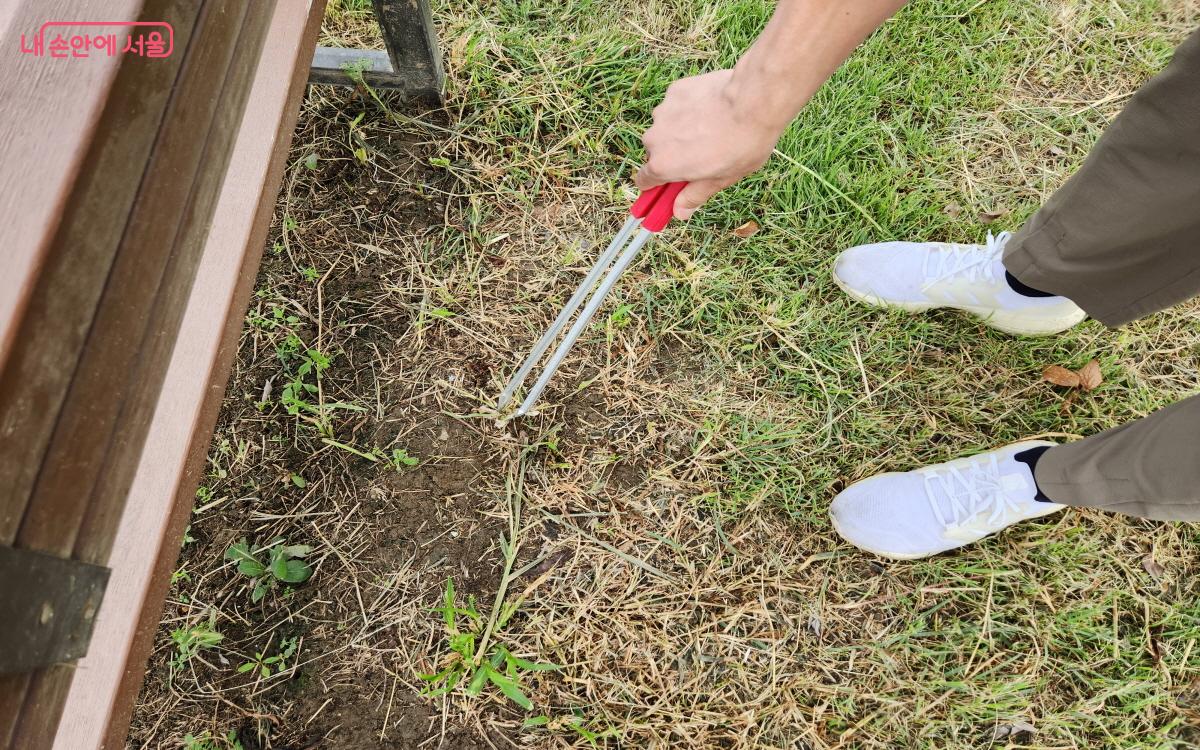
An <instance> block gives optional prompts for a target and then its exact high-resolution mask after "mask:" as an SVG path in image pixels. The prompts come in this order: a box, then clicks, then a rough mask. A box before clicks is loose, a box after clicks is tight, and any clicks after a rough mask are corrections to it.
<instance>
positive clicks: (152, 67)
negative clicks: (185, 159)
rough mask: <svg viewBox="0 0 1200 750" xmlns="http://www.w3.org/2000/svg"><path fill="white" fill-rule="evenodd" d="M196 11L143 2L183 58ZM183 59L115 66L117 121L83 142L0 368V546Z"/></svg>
mask: <svg viewBox="0 0 1200 750" xmlns="http://www.w3.org/2000/svg"><path fill="white" fill-rule="evenodd" d="M199 8H200V3H199V0H148V2H147V4H146V6H145V8H144V12H145V13H146V14H147V16H148V17H152V18H154V19H156V20H164V21H169V22H171V23H172V24H173V25H174V28H175V43H176V49H177V50H183V49H186V48H187V46H188V43H189V41H190V38H191V32H192V28H193V27H194V25H195V23H196V19H197V18H198V17H199ZM183 57H184V55H183V54H180V53H178V52H177V54H175V55H172V56H171V57H169V58H165V59H155V60H150V59H145V58H139V57H128V56H127V57H126V58H125V59H124V62H123V64H122V66H121V69H120V71H119V72H118V74H117V79H116V81H115V82H114V84H113V86H112V89H111V91H110V95H109V98H108V103H107V105H106V108H105V112H125V113H126V114H125V117H124V118H121V119H118V118H113V117H109V118H103V117H102V118H101V119H100V121H99V123H98V125H97V127H96V129H95V130H94V132H93V133H91V134H90V139H91V146H90V148H89V149H88V151H87V155H86V157H85V158H84V159H83V166H82V167H81V169H80V171H79V173H78V177H77V179H76V180H75V184H74V188H73V192H72V193H71V197H70V199H69V200H67V201H66V202H65V203H64V207H63V211H62V218H61V220H60V222H59V223H58V225H57V229H56V231H55V232H54V235H53V239H52V240H51V247H50V249H49V250H48V251H47V252H46V254H45V258H44V260H43V261H42V262H41V270H40V273H39V274H38V276H37V278H36V280H35V282H34V284H33V290H32V292H31V293H30V295H29V299H28V302H27V303H26V304H25V306H24V315H23V316H22V318H21V320H20V322H19V324H18V325H17V326H16V334H15V336H14V338H13V343H12V346H11V347H10V350H9V353H8V357H7V359H6V360H5V361H4V367H3V369H2V370H0V544H12V543H13V541H14V539H15V537H16V533H17V529H18V528H19V526H20V523H21V519H22V517H23V516H24V513H25V508H26V506H27V504H28V499H29V497H30V495H31V494H32V490H33V485H34V482H35V480H36V476H37V472H38V470H39V468H40V466H41V463H42V461H41V458H42V456H43V455H44V453H45V451H46V446H47V444H48V442H49V439H50V435H51V433H52V430H53V428H54V420H55V419H56V418H57V415H58V413H59V411H60V409H61V407H62V402H63V398H64V397H65V395H66V391H67V387H68V385H69V383H70V380H71V378H72V377H73V375H74V372H75V364H76V363H77V362H78V360H79V356H80V352H81V351H82V349H83V344H84V341H85V339H86V337H87V333H88V331H89V329H90V327H91V324H92V320H93V317H94V315H95V310H96V305H97V303H98V301H99V299H100V294H101V292H102V290H103V288H104V282H105V279H106V278H107V277H108V272H109V270H110V268H111V267H112V263H113V258H114V257H115V254H116V249H117V247H118V245H119V243H120V238H121V236H122V234H123V233H124V230H125V225H126V222H127V218H128V216H129V211H130V208H131V207H132V205H133V203H134V200H135V197H136V195H137V191H138V187H139V185H140V183H141V175H142V172H143V171H144V170H145V165H146V163H147V161H148V160H149V157H150V153H151V149H152V147H153V144H154V139H155V137H156V135H157V131H158V127H159V124H160V123H161V121H162V117H163V113H164V111H165V108H166V104H167V101H168V100H169V97H170V94H171V90H172V86H173V82H174V81H175V79H176V77H177V75H178V72H179V70H180V66H181V63H182V59H183ZM43 62H44V61H43ZM57 62H63V61H57ZM65 95H70V94H69V90H68V92H67V93H66V94H65ZM20 130H23V131H28V130H29V128H28V127H27V126H22V127H21V128H20ZM88 137H89V134H87V133H77V134H75V138H77V139H82V140H87V139H88Z"/></svg>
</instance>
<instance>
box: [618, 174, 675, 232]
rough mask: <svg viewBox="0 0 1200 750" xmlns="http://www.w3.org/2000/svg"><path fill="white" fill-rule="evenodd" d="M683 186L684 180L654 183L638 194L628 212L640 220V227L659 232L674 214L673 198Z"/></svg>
mask: <svg viewBox="0 0 1200 750" xmlns="http://www.w3.org/2000/svg"><path fill="white" fill-rule="evenodd" d="M685 187H687V183H686V182H668V183H667V184H665V185H655V186H654V187H652V188H650V189H649V190H647V191H645V192H643V193H642V194H641V195H639V196H638V199H637V200H636V201H634V202H633V207H632V208H630V209H629V213H631V214H633V216H634V218H637V219H641V220H642V229H648V230H650V231H651V232H661V231H662V230H663V229H664V228H665V227H666V226H667V224H668V223H669V222H670V221H671V218H672V217H673V216H674V215H675V198H676V197H677V196H678V195H679V193H680V191H682V190H683V189H684V188H685Z"/></svg>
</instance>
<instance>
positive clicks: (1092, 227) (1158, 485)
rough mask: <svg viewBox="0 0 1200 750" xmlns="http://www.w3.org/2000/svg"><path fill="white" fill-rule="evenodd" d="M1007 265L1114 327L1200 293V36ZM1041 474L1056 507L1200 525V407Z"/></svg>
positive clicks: (1065, 454) (1045, 458)
mask: <svg viewBox="0 0 1200 750" xmlns="http://www.w3.org/2000/svg"><path fill="white" fill-rule="evenodd" d="M1004 265H1005V266H1006V267H1007V268H1008V270H1009V271H1010V272H1011V273H1012V274H1013V275H1014V276H1016V277H1017V278H1018V279H1020V280H1021V281H1022V282H1024V283H1025V284H1028V285H1029V286H1032V287H1034V288H1035V289H1043V290H1045V291H1048V292H1054V293H1055V294H1062V295H1065V296H1067V297H1069V298H1071V300H1073V301H1074V302H1075V304H1077V305H1079V306H1080V307H1082V308H1083V309H1084V310H1086V311H1087V312H1088V314H1089V315H1091V316H1092V317H1093V318H1096V319H1097V320H1099V321H1100V322H1102V323H1104V324H1105V325H1108V326H1118V325H1121V324H1123V323H1126V322H1128V321H1130V320H1133V319H1135V318H1139V317H1142V316H1144V315H1148V314H1150V313H1152V312H1156V311H1158V310H1161V309H1163V308H1165V307H1169V306H1170V305H1173V304H1175V303H1177V302H1181V301H1183V300H1185V299H1188V298H1189V297H1192V296H1194V295H1196V294H1197V293H1198V292H1200V31H1197V32H1196V33H1194V34H1192V36H1191V37H1190V38H1188V40H1187V41H1185V42H1184V43H1183V45H1182V46H1180V47H1179V49H1178V50H1177V51H1176V53H1175V57H1174V59H1173V60H1172V61H1171V64H1170V65H1169V66H1168V67H1167V68H1166V69H1165V70H1164V71H1163V72H1162V73H1160V74H1159V75H1158V76H1156V77H1154V78H1153V79H1152V80H1151V81H1150V82H1149V83H1147V84H1146V85H1145V86H1143V87H1142V89H1141V90H1139V91H1138V92H1137V94H1136V95H1135V96H1134V97H1133V98H1132V99H1131V100H1130V101H1129V104H1128V105H1127V106H1126V107H1125V110H1124V111H1123V112H1122V113H1121V114H1120V116H1119V117H1117V119H1116V120H1115V121H1114V122H1113V124H1112V126H1111V127H1110V128H1109V129H1108V130H1107V131H1106V132H1105V133H1104V135H1103V136H1102V137H1101V138H1100V139H1099V141H1097V142H1096V145H1095V148H1093V150H1092V152H1091V153H1090V154H1089V155H1088V158H1087V160H1086V161H1085V162H1084V164H1083V166H1082V167H1081V168H1080V170H1079V172H1077V173H1076V174H1075V175H1074V176H1072V177H1071V179H1070V180H1068V181H1067V183H1066V184H1065V185H1064V186H1063V187H1062V189H1061V190H1059V191H1058V192H1056V193H1055V194H1054V196H1053V197H1051V199H1050V200H1049V201H1048V202H1047V203H1046V205H1045V206H1044V207H1043V208H1042V209H1041V210H1040V211H1038V213H1037V214H1036V215H1034V217H1033V219H1031V220H1030V222H1029V223H1028V224H1026V225H1025V226H1024V227H1023V228H1022V229H1021V230H1020V231H1019V232H1017V233H1016V234H1015V235H1014V236H1013V238H1012V239H1011V240H1010V241H1009V243H1008V245H1007V247H1006V248H1005V254H1004ZM1036 474H1037V482H1038V486H1039V487H1040V488H1041V489H1042V492H1044V493H1045V494H1046V495H1047V496H1048V497H1050V499H1052V500H1054V501H1056V502H1060V503H1065V504H1067V505H1079V506H1086V507H1092V508H1102V509H1104V510H1110V511H1116V512H1119V513H1126V514H1129V515H1133V516H1140V517H1143V518H1153V519H1159V520H1182V521H1200V396H1194V397H1192V398H1189V399H1186V400H1184V401H1182V402H1180V403H1178V404H1175V405H1173V406H1170V407H1168V408H1166V409H1163V410H1162V411H1159V412H1156V413H1154V414H1151V415H1150V416H1148V417H1145V418H1144V419H1139V420H1137V421H1134V422H1131V423H1129V424H1126V425H1123V426H1121V427H1117V428H1116V429H1112V430H1108V431H1106V432H1102V433H1100V434H1098V435H1093V436H1092V437H1089V438H1087V439H1085V440H1081V441H1079V442H1076V443H1071V444H1068V445H1061V446H1056V447H1054V448H1051V449H1050V450H1048V451H1046V453H1045V454H1043V455H1042V458H1041V460H1040V461H1039V462H1038V465H1037V470H1036Z"/></svg>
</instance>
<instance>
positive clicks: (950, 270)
mask: <svg viewBox="0 0 1200 750" xmlns="http://www.w3.org/2000/svg"><path fill="white" fill-rule="evenodd" d="M1010 236H1011V235H1010V234H1009V233H1008V232H1001V233H1000V235H999V236H997V237H993V236H992V235H991V233H990V232H989V233H988V238H987V244H985V245H956V244H952V243H947V242H880V243H877V244H874V245H859V246H858V247H852V248H850V249H849V250H846V251H844V252H843V253H842V254H841V255H839V256H838V258H837V261H836V262H835V264H834V267H833V280H834V281H835V282H837V285H838V286H840V287H841V288H842V290H843V291H845V292H846V294H849V295H850V296H851V297H853V298H854V299H856V300H858V301H859V302H863V303H866V304H868V305H876V306H879V307H896V308H900V309H901V310H908V311H909V312H922V311H924V310H932V309H934V308H938V307H952V308H955V309H957V310H965V311H966V312H969V313H972V314H974V315H978V316H979V317H981V318H983V320H984V322H985V323H987V324H988V325H990V326H991V327H993V328H996V329H999V330H1001V331H1004V332H1005V333H1012V334H1017V335H1021V336H1043V335H1046V334H1051V333H1060V332H1062V331H1065V330H1067V329H1068V328H1070V327H1071V326H1073V325H1075V324H1076V323H1078V322H1079V321H1081V320H1083V319H1084V318H1085V317H1087V313H1085V312H1084V311H1083V310H1081V309H1079V307H1078V306H1077V305H1076V304H1075V303H1074V302H1072V301H1071V300H1069V299H1067V298H1066V297H1026V296H1025V295H1023V294H1018V293H1017V292H1015V291H1013V289H1012V287H1010V286H1009V285H1008V282H1007V281H1005V279H1004V264H1003V263H1002V262H1001V256H1002V255H1003V252H1004V243H1006V242H1008V238H1009V237H1010Z"/></svg>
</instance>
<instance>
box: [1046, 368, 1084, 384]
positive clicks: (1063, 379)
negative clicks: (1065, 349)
mask: <svg viewBox="0 0 1200 750" xmlns="http://www.w3.org/2000/svg"><path fill="white" fill-rule="evenodd" d="M1042 379H1043V380H1045V381H1046V382H1048V383H1053V384H1054V385H1061V386H1063V387H1064V388H1075V387H1077V386H1078V385H1079V383H1080V379H1079V375H1078V374H1076V373H1074V372H1071V371H1070V370H1068V369H1067V368H1065V367H1062V366H1060V365H1050V366H1049V367H1047V368H1046V369H1045V370H1042Z"/></svg>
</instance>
